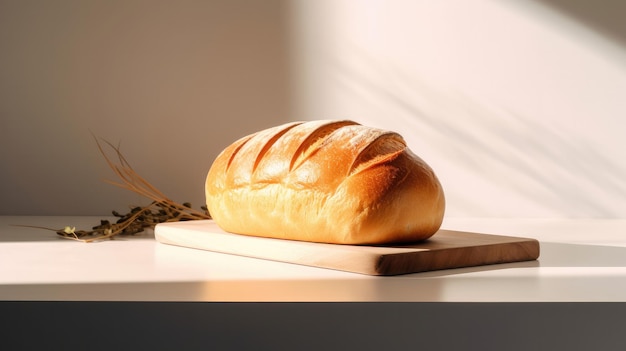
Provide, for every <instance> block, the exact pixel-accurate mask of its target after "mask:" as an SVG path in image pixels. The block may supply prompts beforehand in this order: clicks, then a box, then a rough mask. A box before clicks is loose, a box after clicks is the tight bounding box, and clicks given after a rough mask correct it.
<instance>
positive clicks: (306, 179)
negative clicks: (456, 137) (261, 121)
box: [213, 121, 406, 191]
mask: <svg viewBox="0 0 626 351" xmlns="http://www.w3.org/2000/svg"><path fill="white" fill-rule="evenodd" d="M405 149H406V143H405V142H404V140H403V139H402V137H401V136H400V135H399V134H397V133H394V132H389V131H384V130H380V129H375V128H370V127H365V126H362V125H359V124H357V123H355V122H352V121H314V122H294V123H289V124H285V125H281V126H278V127H274V128H270V129H267V130H264V131H261V132H258V133H255V134H252V135H249V136H247V137H244V138H242V139H240V140H238V141H236V142H235V143H233V144H232V145H230V146H229V147H228V148H226V149H225V150H224V151H223V152H222V155H220V156H219V157H218V159H217V160H216V162H219V163H224V162H227V164H225V165H224V164H222V165H215V166H218V169H223V170H224V171H225V173H226V174H225V175H224V177H218V178H221V180H223V183H222V182H220V181H219V180H218V182H219V183H222V184H213V186H215V187H216V188H222V187H224V188H230V189H236V188H240V187H253V188H256V187H263V186H265V185H267V184H276V183H282V184H283V185H284V186H287V187H291V188H296V189H311V190H319V191H333V190H334V189H336V188H337V186H338V185H339V184H340V183H341V182H343V181H344V180H345V179H347V178H349V177H351V176H353V175H355V174H357V173H359V172H361V171H362V170H365V169H367V168H369V167H372V166H376V165H379V164H381V163H384V162H385V161H387V160H389V159H393V158H394V157H395V156H397V155H398V153H401V152H402V151H403V150H405ZM216 180H217V179H216Z"/></svg>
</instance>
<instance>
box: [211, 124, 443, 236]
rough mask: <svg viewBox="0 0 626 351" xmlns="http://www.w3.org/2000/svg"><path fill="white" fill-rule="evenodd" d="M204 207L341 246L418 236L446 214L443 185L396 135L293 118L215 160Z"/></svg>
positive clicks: (260, 230) (229, 221) (232, 223)
mask: <svg viewBox="0 0 626 351" xmlns="http://www.w3.org/2000/svg"><path fill="white" fill-rule="evenodd" d="M205 188H206V198H207V207H208V209H209V212H210V213H211V216H212V217H213V219H214V220H215V222H216V223H217V224H218V225H219V226H220V227H222V229H224V230H226V231H229V232H233V233H238V234H246V235H254V236H262V237H272V238H281V239H291V240H303V241H312V242H325V243H335V244H385V243H397V242H413V241H418V240H423V239H426V238H428V237H430V236H432V235H433V234H434V233H435V232H436V231H437V230H438V229H439V227H440V225H441V222H442V220H443V213H444V208H445V199H444V194H443V189H442V187H441V184H440V183H439V181H438V179H437V177H436V176H435V174H434V172H433V171H432V169H431V168H430V167H429V166H428V165H427V164H426V163H425V162H424V161H423V160H422V159H420V158H419V157H417V156H416V155H414V154H413V153H412V152H411V151H410V150H409V149H408V148H407V146H406V143H405V141H404V139H403V138H402V137H401V136H400V135H399V134H397V133H395V132H390V131H384V130H381V129H376V128H370V127H365V126H362V125H360V124H358V123H356V122H353V121H347V120H343V121H328V120H321V121H311V122H292V123H287V124H283V125H280V126H277V127H273V128H269V129H266V130H263V131H260V132H257V133H254V134H252V135H249V136H246V137H244V138H241V139H239V140H238V141H236V142H234V143H233V144H231V145H230V146H228V147H227V148H226V149H225V150H224V151H222V153H220V155H218V157H217V158H216V159H215V161H214V163H213V165H212V166H211V169H210V170H209V173H208V175H207V179H206V187H205Z"/></svg>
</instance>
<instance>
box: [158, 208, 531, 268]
mask: <svg viewBox="0 0 626 351" xmlns="http://www.w3.org/2000/svg"><path fill="white" fill-rule="evenodd" d="M154 233H155V236H156V239H157V240H158V241H159V242H161V243H164V244H171V245H178V246H183V247H188V248H194V249H201V250H208V251H214V252H220V253H227V254H233V255H239V256H246V257H254V258H261V259H267V260H273V261H280V262H288V263H295V264H302V265H307V266H314V267H321V268H330V269H336V270H341V271H348V272H354V273H362V274H369V275H398V274H407V273H417V272H425V271H432V270H439V269H448V268H460V267H472V266H480V265H488V264H495V263H507V262H519V261H530V260H535V259H537V258H538V257H539V242H538V241H537V240H534V239H527V238H519V237H511V236H501V235H489V234H479V233H468V232H459V231H451V230H443V229H442V230H439V231H438V232H437V233H436V234H435V235H434V236H433V237H432V238H430V239H428V240H426V241H424V242H420V243H415V244H408V245H391V246H355V245H334V244H319V243H311V242H303V241H291V240H282V239H270V238H260V237H253V236H246V235H238V234H231V233H227V232H225V231H223V230H221V229H220V228H219V227H218V226H217V224H215V222H213V221H212V220H198V221H187V222H173V223H162V224H158V225H157V226H156V228H155V230H154Z"/></svg>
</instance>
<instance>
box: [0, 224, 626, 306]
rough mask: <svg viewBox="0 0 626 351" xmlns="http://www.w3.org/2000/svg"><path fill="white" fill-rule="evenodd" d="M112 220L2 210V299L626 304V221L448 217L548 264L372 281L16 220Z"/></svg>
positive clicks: (465, 228)
mask: <svg viewBox="0 0 626 351" xmlns="http://www.w3.org/2000/svg"><path fill="white" fill-rule="evenodd" d="M101 218H102V217H33V216H0V300H5V301H8V300H29V301H33V300H45V301H218V302H229V301H255V302H256V301H298V302H300V301H304V302H309V301H322V302H327V301H350V302H352V301H355V302H370V301H373V302H377V301H382V302H389V301H401V302H624V301H626V220H591V219H589V220H581V219H577V220H564V219H558V220H557V219H554V220H552V219H462V218H447V219H446V220H445V221H444V224H443V228H445V229H451V230H463V231H473V232H480V233H487V234H500V235H511V236H523V237H529V238H535V239H538V240H539V241H540V244H541V255H540V258H539V260H537V261H530V262H520V263H511V264H501V265H491V266H482V267H474V268H462V269H453V270H443V271H435V272H426V273H418V274H409V275H402V276H394V277H374V276H366V275H360V274H355V273H347V272H341V271H334V270H328V269H322V268H314V267H306V266H299V265H293V264H286V263H280V262H272V261H266V260H259V259H253V258H245V257H238V256H232V255H226V254H220V253H213V252H207V251H200V250H194V249H187V248H181V247H175V246H169V245H165V244H161V243H158V242H156V241H155V240H154V237H153V236H151V235H150V233H147V234H143V235H139V236H135V237H129V238H120V239H116V240H109V241H103V242H97V243H89V244H85V243H80V242H75V241H71V240H67V239H63V238H59V237H58V236H57V235H56V234H55V233H54V232H52V231H45V230H41V229H32V228H22V227H14V226H11V224H22V225H36V226H46V227H53V228H63V227H64V226H66V225H70V226H76V227H77V229H88V228H90V227H91V226H93V225H96V224H98V223H99V220H100V219H101Z"/></svg>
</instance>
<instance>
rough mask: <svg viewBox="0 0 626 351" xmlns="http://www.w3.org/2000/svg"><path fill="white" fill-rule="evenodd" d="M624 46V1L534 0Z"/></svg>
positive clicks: (625, 34) (625, 5) (625, 10)
mask: <svg viewBox="0 0 626 351" xmlns="http://www.w3.org/2000/svg"><path fill="white" fill-rule="evenodd" d="M534 1H536V2H538V3H540V4H543V5H546V6H549V7H551V8H552V9H553V10H555V11H557V12H559V13H561V14H563V15H566V16H568V17H571V18H572V19H574V20H576V21H577V22H579V23H581V24H584V25H585V26H587V27H588V28H590V29H592V30H594V31H596V32H598V33H600V34H602V35H603V36H605V37H608V38H609V39H611V40H613V41H615V42H617V43H618V44H619V45H621V46H623V47H626V21H625V20H624V14H626V2H625V1H622V0H596V1H588V0H534Z"/></svg>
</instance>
